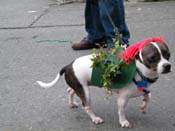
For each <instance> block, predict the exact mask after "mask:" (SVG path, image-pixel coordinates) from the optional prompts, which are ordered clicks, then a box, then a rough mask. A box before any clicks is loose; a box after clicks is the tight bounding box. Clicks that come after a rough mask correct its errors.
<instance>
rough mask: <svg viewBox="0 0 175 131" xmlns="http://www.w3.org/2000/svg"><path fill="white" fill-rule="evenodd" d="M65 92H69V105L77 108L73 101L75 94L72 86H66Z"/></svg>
mask: <svg viewBox="0 0 175 131" xmlns="http://www.w3.org/2000/svg"><path fill="white" fill-rule="evenodd" d="M67 92H68V94H69V106H70V107H71V108H77V107H78V104H77V103H76V102H75V101H74V95H75V91H74V90H73V89H72V88H70V87H69V88H68V89H67Z"/></svg>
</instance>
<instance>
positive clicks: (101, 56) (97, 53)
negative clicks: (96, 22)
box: [91, 39, 126, 95]
mask: <svg viewBox="0 0 175 131" xmlns="http://www.w3.org/2000/svg"><path fill="white" fill-rule="evenodd" d="M113 41H114V43H115V46H114V48H112V49H107V50H103V49H102V48H100V49H99V50H96V49H93V57H92V59H91V60H92V61H93V65H92V68H93V67H96V66H99V65H100V66H101V67H102V69H104V70H105V72H104V74H103V75H102V81H103V87H104V89H105V92H106V95H109V91H110V87H111V84H112V80H113V78H115V77H116V76H117V75H119V74H121V72H120V69H121V67H123V66H126V63H125V62H124V61H123V60H122V59H121V60H120V61H119V62H116V63H113V62H111V60H110V58H111V57H110V56H112V55H116V57H117V55H118V54H119V53H121V52H122V51H123V50H124V48H123V47H121V45H120V44H119V41H118V40H117V39H113Z"/></svg>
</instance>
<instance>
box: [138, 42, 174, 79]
mask: <svg viewBox="0 0 175 131" xmlns="http://www.w3.org/2000/svg"><path fill="white" fill-rule="evenodd" d="M169 59H170V51H169V49H168V46H167V45H166V44H163V43H160V42H150V43H149V44H146V45H145V46H144V47H143V49H142V50H140V52H139V53H138V55H137V56H136V66H137V68H138V69H139V70H140V71H141V72H142V73H143V74H144V75H146V76H147V77H154V76H156V75H157V76H158V75H159V74H164V73H169V72H171V64H170V62H169ZM150 75H153V76H150Z"/></svg>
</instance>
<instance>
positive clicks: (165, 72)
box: [162, 70, 172, 74]
mask: <svg viewBox="0 0 175 131" xmlns="http://www.w3.org/2000/svg"><path fill="white" fill-rule="evenodd" d="M170 72H172V71H171V70H169V71H166V70H164V71H163V72H162V74H167V73H170Z"/></svg>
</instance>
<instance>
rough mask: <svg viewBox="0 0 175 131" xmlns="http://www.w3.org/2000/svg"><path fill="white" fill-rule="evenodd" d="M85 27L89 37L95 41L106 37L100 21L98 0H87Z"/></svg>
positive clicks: (91, 40)
mask: <svg viewBox="0 0 175 131" xmlns="http://www.w3.org/2000/svg"><path fill="white" fill-rule="evenodd" d="M85 29H86V32H87V33H88V35H87V39H88V40H89V41H90V42H92V43H94V42H96V41H98V40H100V39H103V38H104V37H105V32H104V29H103V26H102V24H101V21H100V14H99V6H98V0H86V7H85Z"/></svg>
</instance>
